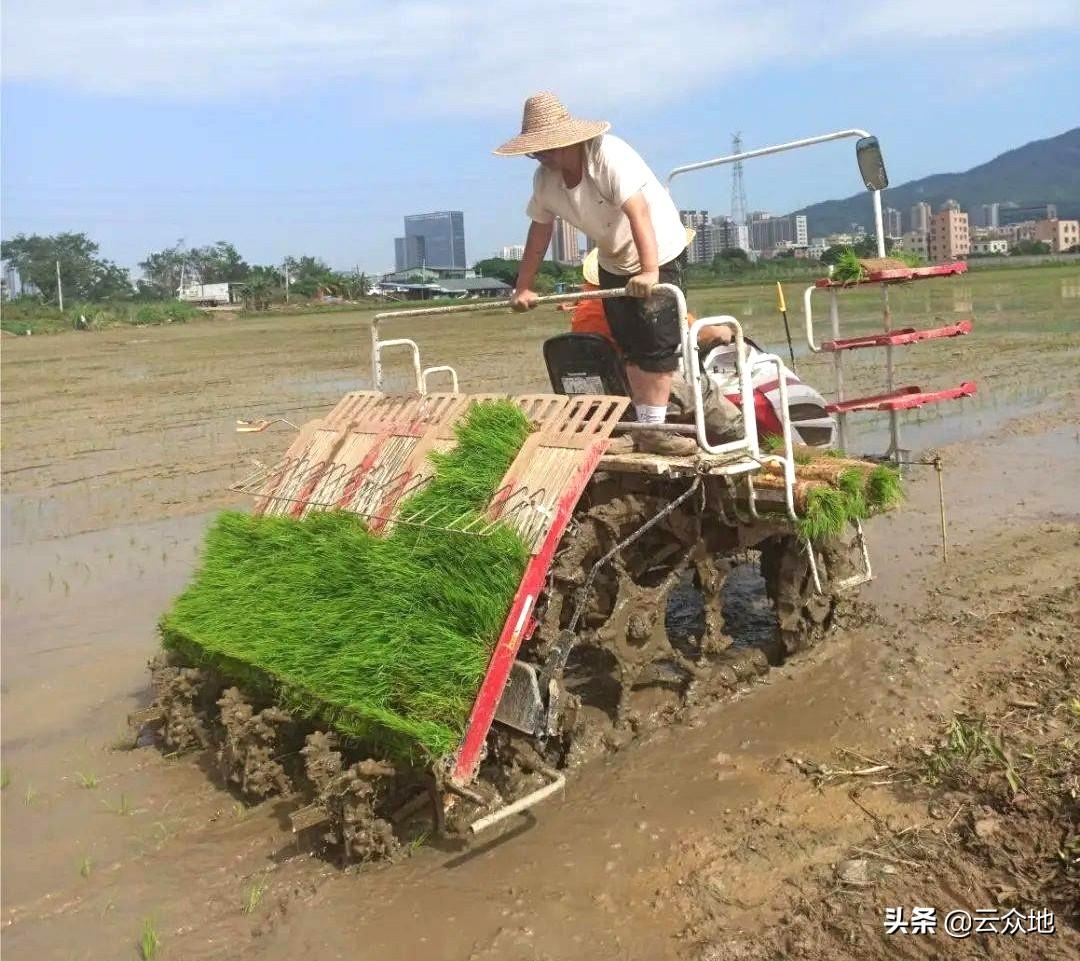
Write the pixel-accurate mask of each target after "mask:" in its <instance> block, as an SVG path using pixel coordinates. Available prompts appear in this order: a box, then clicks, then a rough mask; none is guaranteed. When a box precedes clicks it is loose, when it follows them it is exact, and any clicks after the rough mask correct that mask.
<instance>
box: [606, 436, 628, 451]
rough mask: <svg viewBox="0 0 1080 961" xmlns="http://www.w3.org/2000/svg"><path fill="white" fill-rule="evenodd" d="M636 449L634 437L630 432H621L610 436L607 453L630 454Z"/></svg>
mask: <svg viewBox="0 0 1080 961" xmlns="http://www.w3.org/2000/svg"><path fill="white" fill-rule="evenodd" d="M633 450H634V438H633V437H631V436H630V435H629V434H620V435H619V436H618V437H610V438H608V444H607V450H606V451H604V453H605V454H630V453H632V452H633Z"/></svg>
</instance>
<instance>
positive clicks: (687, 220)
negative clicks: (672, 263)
mask: <svg viewBox="0 0 1080 961" xmlns="http://www.w3.org/2000/svg"><path fill="white" fill-rule="evenodd" d="M679 219H680V220H681V221H682V222H683V226H684V227H690V228H691V229H692V230H694V231H695V233H694V240H693V242H692V243H691V244H690V246H689V247H688V248H687V250H686V260H687V262H688V263H691V264H711V263H712V259H713V253H714V250H713V232H712V230H710V229H709V228H710V223H709V211H707V210H680V211H679Z"/></svg>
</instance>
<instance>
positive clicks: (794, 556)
mask: <svg viewBox="0 0 1080 961" xmlns="http://www.w3.org/2000/svg"><path fill="white" fill-rule="evenodd" d="M857 551H858V546H857V543H856V539H855V530H854V528H849V529H848V530H846V531H845V532H844V533H843V534H841V535H839V536H838V537H833V538H829V539H828V540H825V541H821V542H819V543H817V544H815V545H814V557H815V560H816V561H817V569H818V578H819V579H820V581H821V592H820V593H819V592H818V591H817V590H815V588H814V575H813V573H812V571H811V569H810V559H809V557H808V555H807V543H806V541H804V540H803V539H802V538H801V537H797V536H796V535H794V534H784V535H781V536H778V537H770V538H769V539H768V540H766V541H765V542H764V543H763V544H762V545H761V576H762V577H763V578H764V579H765V590H766V593H767V594H768V596H769V600H771V601H772V604H773V607H774V608H775V610H776V617H777V622H778V626H777V630H778V635H779V636H778V639H779V642H780V645H781V647H782V650H783V653H784V655H785V656H788V655H791V654H795V653H797V652H799V651H805V650H808V649H809V648H811V647H813V646H814V645H815V644H816V643H817V642H818V641H819V640H821V638H822V637H824V636H825V635H826V634H827V633H828V631H829V628H831V627H832V625H833V621H834V618H835V615H836V609H837V604H838V603H839V601H840V597H841V594H840V590H839V584H840V583H841V582H842V581H843V580H844V579H845V578H847V577H849V576H850V575H851V574H853V573H854V572H855V571H856V570H857V569H858V567H857V563H858V562H857Z"/></svg>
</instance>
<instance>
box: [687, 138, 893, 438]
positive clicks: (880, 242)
mask: <svg viewBox="0 0 1080 961" xmlns="http://www.w3.org/2000/svg"><path fill="white" fill-rule="evenodd" d="M869 136H870V133H869V131H866V130H860V129H858V128H856V127H852V128H851V129H849V130H837V131H834V132H833V133H826V134H821V135H820V136H817V137H805V138H803V139H802V140H791V141H789V142H788V143H782V144H776V145H775V146H772V147H761V148H760V149H758V150H744V151H743V152H742V153H737V154H728V155H727V156H724V157H715V158H713V159H712V160H702V161H700V162H698V163H692V164H684V165H683V166H681V167H676V168H675V169H674V170H672V171H671V173H669V174H668V178H667V184H668V190H670V189H671V182H672V180H674V179H675V178H676V177H679V176H681V175H682V174H687V173H691V172H693V171H695V170H706V169H708V168H710V167H719V166H721V165H724V164H731V163H735V162H736V161H740V160H752V159H754V158H755V157H768V156H771V155H773V154H778V153H786V152H787V151H789V150H800V149H802V148H804V147H813V146H816V145H817V144H822V143H830V142H832V141H834V140H848V139H851V138H853V137H857V138H862V137H869ZM871 194H872V200H873V205H874V237H875V240H876V242H877V252H878V256H879V257H884V256H885V227H884V223H883V220H882V212H881V191H880V190H872V191H871ZM813 290H814V288H813V287H810V288H808V289H807V290H806V291H805V292H804V294H803V310H804V313H805V316H806V341H807V344H809V346H810V349H811V350H812V351H814V352H815V353H816V352H818V351H820V349H821V348H820V347H818V346H817V344H816V343H815V342H814V331H813V322H812V320H811V307H810V297H811V295H812V293H813ZM830 293H831V295H832V302H831V304H830V313H831V316H832V326H833V338H834V339H837V340H838V339H839V338H840V318H839V313H838V308H837V304H836V291H835V289H831V290H830ZM881 300H882V308H883V312H884V319H885V323H884V329H885V330H886V331H888V330H889V329H890V327H891V326H892V324H891V315H890V312H889V291H888V287H887V286H886V285H885V284H882V285H881ZM892 350H893V349H892V345H887V346H886V348H885V379H886V388H887V389H888V390H890V391H891V390H892V389H893V379H894V375H893V353H892ZM843 363H844V362H843V357H842V353H841V352H840V351H837V352H836V353H835V355H834V357H833V368H834V370H835V372H836V390H837V400H838V401H842V400H843V399H844V372H843ZM846 419H847V415H846V414H843V413H840V414H837V415H836V424H837V439H838V442H839V445H840V447H841V448H843V447H845V446H846V440H847V439H846V436H845V434H846ZM899 423H900V422H899V415H898V413H897V412H896V411H890V412H889V437H890V442H889V453H890V454H893V455H895V456H899V454H900V427H899Z"/></svg>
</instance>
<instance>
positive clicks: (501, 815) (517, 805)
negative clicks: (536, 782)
mask: <svg viewBox="0 0 1080 961" xmlns="http://www.w3.org/2000/svg"><path fill="white" fill-rule="evenodd" d="M565 786H566V776H565V775H563V774H556V775H555V779H554V780H553V781H552V782H551V783H550V784H545V785H544V786H543V787H540V788H537V789H536V790H535V791H532V792H530V793H529V794H526V795H525V796H524V797H522V798H518V799H517V800H516V801H514V803H513V804H508V805H506V807H503V808H499V810H498V811H495V812H493V813H492V814H488V815H487V816H486V817H482V818H478V819H477V820H475V821H473V822H472V824H470V825H469V830H470V831H472V833H473V834H479V833H480V832H481V831H486V830H487V829H488V828H489V827H491V826H492V825H495V824H498V823H499V822H500V821H505V820H506V819H507V818H508V817H512V816H513V815H515V814H517V813H518V812H520V811H526V810H528V809H529V808H531V807H532V806H533V805H534V804H539V803H540V802H541V801H543V800H544V799H545V798H549V797H551V795H552V794H554V793H555V792H556V791H561V790H562V789H563V788H564V787H565Z"/></svg>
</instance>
